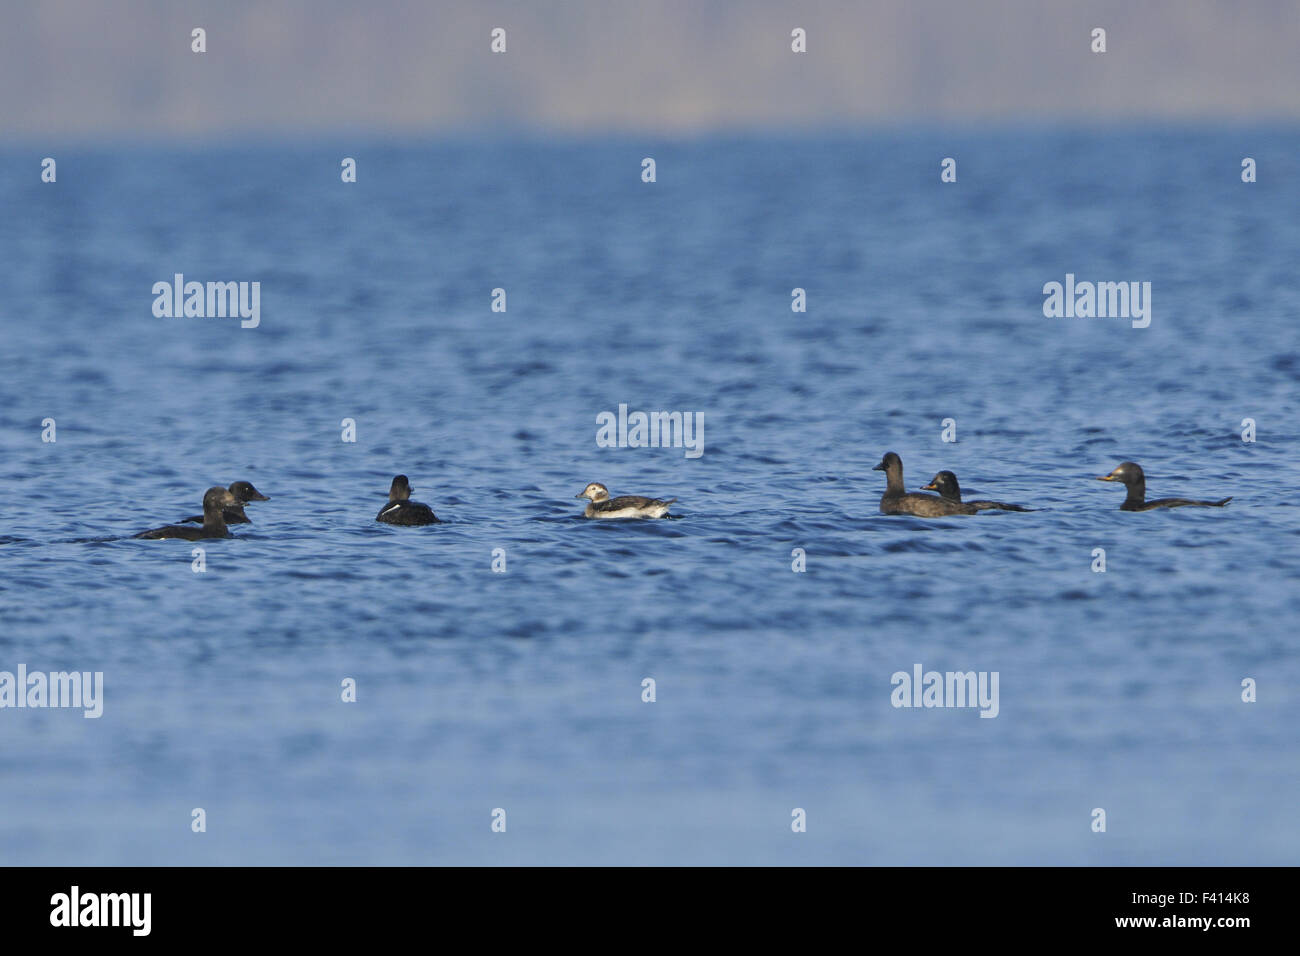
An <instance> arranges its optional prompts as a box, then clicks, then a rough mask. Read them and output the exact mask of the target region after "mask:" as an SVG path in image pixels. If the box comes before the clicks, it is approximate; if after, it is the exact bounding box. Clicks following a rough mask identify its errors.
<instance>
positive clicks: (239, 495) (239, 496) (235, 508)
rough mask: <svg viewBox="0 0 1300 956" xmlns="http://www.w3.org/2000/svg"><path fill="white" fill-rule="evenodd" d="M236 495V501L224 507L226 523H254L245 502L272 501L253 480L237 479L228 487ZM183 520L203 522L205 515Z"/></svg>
mask: <svg viewBox="0 0 1300 956" xmlns="http://www.w3.org/2000/svg"><path fill="white" fill-rule="evenodd" d="M227 490H228V491H229V492H230V493H231V494H232V495H234V496H235V503H234V504H233V505H231V506H230V507H228V508H224V509H222V514H221V516H222V518H224V519H225V521H226V524H252V522H251V521H250V520H249V518H248V515H246V514H244V504H245V503H246V502H249V501H270V500H271V499H270V498H268V497H267V496H266V495H264V494H262V493H261V492H260V491H258V490H257V489H256V488H254V487H253V483H252V482H251V481H236V482H234V483H232V484H231V485H230V487H229V488H228V489H227ZM181 521H182V522H186V521H189V522H195V523H197V524H202V523H203V515H191V516H190V517H188V518H182V519H181Z"/></svg>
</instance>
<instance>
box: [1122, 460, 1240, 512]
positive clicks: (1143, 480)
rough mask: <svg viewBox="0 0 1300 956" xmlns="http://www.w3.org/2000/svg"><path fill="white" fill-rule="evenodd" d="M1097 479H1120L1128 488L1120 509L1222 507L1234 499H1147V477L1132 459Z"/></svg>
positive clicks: (1153, 509)
mask: <svg viewBox="0 0 1300 956" xmlns="http://www.w3.org/2000/svg"><path fill="white" fill-rule="evenodd" d="M1097 480H1098V481H1118V482H1120V483H1121V484H1123V485H1124V487H1125V488H1127V489H1128V494H1127V495H1126V496H1125V498H1124V503H1123V504H1122V505H1120V506H1119V510H1120V511H1155V510H1156V509H1157V508H1185V507H1188V506H1192V505H1194V506H1196V507H1199V508H1222V507H1223V506H1224V505H1226V504H1227V503H1228V502H1229V501H1231V500H1232V496H1231V495H1229V496H1228V497H1227V498H1223V499H1221V500H1219V501H1196V500H1194V499H1191V498H1157V499H1156V500H1155V501H1147V500H1146V497H1147V477H1146V475H1145V474H1144V473H1143V472H1142V466H1141V465H1139V464H1137V463H1135V462H1131V461H1125V462H1121V463H1120V464H1119V466H1118V467H1117V468H1116V469H1115V470H1114V471H1112V472H1111V473H1110V474H1109V475H1101V476H1099V477H1098V478H1097Z"/></svg>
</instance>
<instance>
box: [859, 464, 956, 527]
mask: <svg viewBox="0 0 1300 956" xmlns="http://www.w3.org/2000/svg"><path fill="white" fill-rule="evenodd" d="M871 470H872V471H883V472H884V473H885V493H884V494H883V495H881V497H880V511H881V513H882V514H887V515H916V516H917V517H920V518H939V517H943V516H944V515H973V514H975V510H976V509H975V508H974V507H973V506H971V505H968V504H964V503H963V502H960V501H952V500H950V499H948V498H940V497H939V496H938V495H923V494H920V493H918V492H908V491H907V490H906V489H905V488H904V487H903V459H901V458H899V457H898V456H897V455H895V454H894V453H893V452H892V451H888V452H885V457H884V458H881V459H880V464H878V465H876V467H874V468H872V469H871Z"/></svg>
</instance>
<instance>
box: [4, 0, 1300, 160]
mask: <svg viewBox="0 0 1300 956" xmlns="http://www.w3.org/2000/svg"><path fill="white" fill-rule="evenodd" d="M0 9H2V10H3V19H4V23H5V29H4V30H3V32H0V137H3V138H4V139H5V140H7V141H9V142H13V141H15V140H33V139H45V138H57V139H59V140H61V141H67V140H78V141H86V140H98V141H105V140H124V139H125V140H130V139H156V138H171V139H182V140H199V141H202V140H209V139H213V138H228V137H240V138H242V137H249V136H260V135H269V134H279V135H284V136H307V135H323V134H326V133H329V132H338V131H350V132H355V133H358V134H366V135H370V136H375V135H384V136H391V137H398V138H402V139H422V138H427V137H430V136H442V135H454V134H456V133H485V132H494V131H495V132H498V133H510V132H513V133H516V134H518V133H529V132H531V133H538V132H546V133H549V134H552V135H566V136H581V135H583V134H596V133H612V132H620V131H621V132H627V133H656V134H664V135H674V136H694V135H698V134H707V133H715V134H716V133H719V132H727V131H746V130H749V131H759V130H762V131H781V130H787V131H791V132H794V131H797V130H800V129H819V130H820V129H828V128H830V129H836V128H839V129H853V128H860V127H862V126H863V125H877V124H884V125H895V124H900V123H906V124H910V123H987V122H996V123H1008V122H1030V123H1085V124H1095V123H1098V122H1103V121H1105V122H1111V121H1116V122H1130V123H1134V122H1148V121H1150V122H1161V123H1179V122H1205V121H1230V122H1233V123H1240V122H1251V121H1256V122H1278V121H1295V120H1297V119H1300V56H1297V55H1296V51H1297V49H1300V4H1297V3H1296V2H1295V0H1246V2H1231V3H1230V2H1221V0H1151V2H1144V3H1141V4H1133V3H1129V2H1121V0H1113V2H1112V0H1099V2H1073V3H1052V4H1045V3H1042V2H1041V0H989V2H974V3H959V2H952V0H883V2H873V3H869V4H868V3H852V2H831V0H801V2H798V3H792V2H774V0H748V2H747V0H712V2H709V3H707V4H700V3H696V2H691V0H649V2H631V0H612V2H591V0H584V2H573V3H562V4H561V3H555V4H546V3H544V4H537V3H533V2H522V0H520V2H509V0H484V2H474V3H437V4H433V3H418V2H408V0H374V2H371V3H356V2H343V0H314V2H313V0H286V2H277V3H275V4H267V3H262V2H247V0H220V2H211V0H191V2H169V0H52V2H43V3H40V4H30V3H23V2H16V0H4V2H3V3H2V4H0ZM194 27H202V28H204V30H206V33H207V37H206V39H207V52H205V53H202V54H198V53H193V52H191V49H190V44H191V40H190V31H191V29H192V28H194ZM495 27H501V28H503V29H505V30H506V39H507V52H506V53H505V54H494V53H492V52H491V51H490V49H489V43H490V32H491V30H492V29H493V28H495ZM795 27H801V28H803V29H804V30H806V31H807V44H808V52H807V53H806V54H795V53H792V52H791V49H790V43H791V37H790V34H791V30H792V29H794V28H795ZM1094 27H1102V28H1104V29H1105V30H1106V31H1107V37H1106V39H1107V52H1106V53H1104V54H1098V53H1093V52H1091V49H1090V45H1091V40H1090V36H1091V31H1092V29H1093V28H1094Z"/></svg>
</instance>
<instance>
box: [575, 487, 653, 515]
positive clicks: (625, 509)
mask: <svg viewBox="0 0 1300 956" xmlns="http://www.w3.org/2000/svg"><path fill="white" fill-rule="evenodd" d="M573 497H575V498H587V499H588V500H589V502H590V503H589V504H588V505H587V509H586V511H584V512H583V517H584V518H662V517H664V515H666V514H668V506H669V505H671V504H672V503H673V502H674V501H676V500H677V499H676V498H668V499H661V498H643V497H642V496H641V495H621V496H619V497H618V498H611V497H610V496H609V489H608V488H606V487H605V486H604V485H602V484H601V483H600V482H599V481H593V482H591V484H589V485H587V487H586V488H583V489H582V491H581V492H579V493H578V494H576V495H574V496H573Z"/></svg>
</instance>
